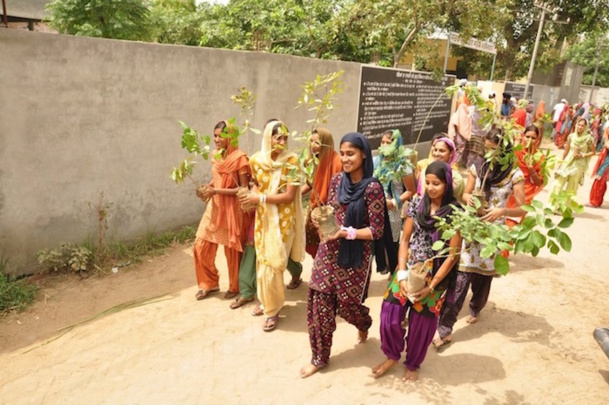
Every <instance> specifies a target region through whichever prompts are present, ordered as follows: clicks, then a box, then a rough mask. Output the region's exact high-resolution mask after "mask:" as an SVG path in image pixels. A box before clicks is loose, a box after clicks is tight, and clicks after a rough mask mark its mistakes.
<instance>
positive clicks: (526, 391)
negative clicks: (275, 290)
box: [0, 179, 609, 404]
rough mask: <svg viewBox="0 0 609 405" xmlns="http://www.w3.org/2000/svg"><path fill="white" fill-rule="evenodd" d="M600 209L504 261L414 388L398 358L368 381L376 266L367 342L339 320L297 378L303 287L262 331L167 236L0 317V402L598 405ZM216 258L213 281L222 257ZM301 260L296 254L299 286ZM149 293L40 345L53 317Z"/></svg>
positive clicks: (602, 280) (61, 323) (607, 212)
mask: <svg viewBox="0 0 609 405" xmlns="http://www.w3.org/2000/svg"><path fill="white" fill-rule="evenodd" d="M590 184H591V182H590V179H586V184H585V186H583V187H582V188H581V189H580V198H581V200H582V201H586V202H587V193H588V192H589V190H590ZM547 195H548V190H545V191H544V192H543V194H542V196H541V199H546V198H547ZM608 208H609V202H608V203H606V204H605V207H604V208H602V209H592V208H589V207H586V210H585V212H584V213H583V214H582V215H579V216H578V217H577V220H576V221H575V224H574V225H573V227H572V228H571V229H570V230H569V234H570V235H571V237H572V239H573V251H572V253H570V254H566V253H561V254H560V255H558V256H553V255H551V254H550V253H549V252H547V251H543V252H542V253H541V254H540V256H539V257H537V258H531V257H527V256H518V257H512V258H511V259H510V261H511V264H512V271H511V273H510V274H509V275H508V276H507V277H504V278H501V279H496V280H495V281H494V282H493V289H492V292H491V297H490V300H489V304H488V305H487V307H486V308H485V309H484V310H483V312H482V315H481V319H480V322H479V323H477V324H475V325H467V324H466V323H465V322H464V319H463V317H464V316H465V311H466V308H464V311H463V312H462V314H461V317H460V319H459V320H458V321H457V324H456V329H455V333H454V335H453V336H454V342H453V343H452V344H451V345H450V346H449V347H447V348H446V350H444V351H443V352H441V353H438V352H436V351H435V350H434V349H430V350H429V353H428V355H427V358H426V360H425V362H424V363H423V366H422V369H421V372H420V376H421V381H420V382H419V383H416V384H413V383H408V384H405V383H402V382H401V380H400V377H401V376H402V373H403V367H402V366H401V365H399V366H396V367H394V369H392V370H391V371H389V372H388V374H387V375H386V376H384V377H383V378H381V379H379V380H375V379H374V378H372V377H371V375H370V367H372V366H374V365H376V364H377V363H378V362H380V361H381V360H382V359H383V355H382V353H381V351H380V341H379V331H378V326H379V324H378V319H379V313H380V305H381V295H382V293H383V291H384V288H385V284H386V281H385V279H384V277H383V276H380V275H377V274H375V275H374V277H373V282H372V285H371V291H370V298H369V300H368V301H367V304H368V305H369V306H370V307H371V314H373V319H374V322H375V323H374V324H373V327H372V329H371V331H370V338H369V340H368V342H367V343H366V344H364V345H356V344H355V343H356V331H355V330H354V329H353V328H352V327H351V326H349V325H347V324H346V323H345V322H343V321H339V324H338V329H337V331H336V334H335V338H334V346H333V349H332V358H331V365H330V367H328V368H327V369H325V370H323V371H322V372H320V373H318V374H317V375H315V376H313V377H311V378H309V379H307V380H301V379H300V378H299V377H298V371H299V369H300V367H301V366H303V365H304V364H306V363H307V362H308V361H309V358H310V349H309V343H308V335H307V330H306V318H305V312H306V287H307V286H306V284H303V285H302V286H301V287H300V288H299V289H297V290H295V291H288V292H287V302H286V307H285V309H284V310H283V311H282V313H281V320H280V323H279V327H278V329H277V330H276V331H274V332H272V333H265V332H263V331H262V329H261V323H262V320H261V319H259V318H254V317H252V316H251V315H250V311H251V309H252V305H249V306H245V307H243V308H240V309H237V310H234V311H233V310H231V309H229V307H228V305H229V301H226V300H224V299H222V298H221V296H222V295H216V296H213V297H212V298H209V299H207V300H205V301H203V302H197V301H195V300H194V293H195V292H196V288H195V286H194V274H193V269H192V257H191V255H190V251H189V247H188V246H178V247H176V248H173V249H170V250H169V251H168V252H167V254H166V255H164V256H160V257H155V258H151V259H149V260H147V261H145V262H144V263H143V264H141V265H139V266H137V267H136V268H132V269H129V268H127V269H121V271H120V272H119V274H114V275H110V276H108V277H105V278H102V279H85V280H78V281H77V280H70V281H64V282H57V283H56V285H54V286H51V287H48V288H45V289H44V290H43V291H41V294H40V297H41V299H40V300H39V301H38V302H37V303H36V304H35V305H34V306H33V307H32V308H31V309H29V310H27V311H26V312H23V313H21V314H15V315H11V316H8V317H6V318H5V319H3V320H2V321H1V323H0V363H1V364H2V386H1V387H0V403H3V404H25V403H36V404H39V403H44V404H57V403H74V404H85V403H86V404H98V403H99V404H123V403H129V404H139V403H147V404H199V403H201V404H203V403H206V404H207V403H213V404H215V403H220V402H225V403H244V402H248V403H252V404H258V403H262V404H267V403H272V404H274V403H277V404H279V403H286V402H287V403H296V404H318V403H320V404H321V403H324V404H327V403H337V404H346V403H350V404H357V403H365V404H375V403H379V404H380V403H383V404H386V403H392V402H393V403H397V401H400V402H402V403H404V402H410V401H414V403H437V404H441V403H447V402H454V403H483V404H495V403H501V404H520V403H530V404H546V403H599V404H600V403H609V389H608V388H609V387H608V384H609V359H607V358H606V357H605V355H604V354H603V352H602V351H601V350H600V348H599V347H598V345H597V344H596V342H595V341H594V339H593V338H592V331H593V330H594V328H596V327H598V326H609V314H608V313H607V311H606V309H605V306H604V304H603V302H604V300H603V299H602V297H604V296H605V294H606V287H607V277H606V273H607V268H608V265H607V262H608V261H609V254H607V252H608V251H609V237H608V236H609V226H608V224H609V223H608V221H609V209H608ZM220 256H221V255H220ZM218 265H219V266H220V267H221V268H223V270H222V278H221V287H222V290H223V291H225V290H226V287H227V279H226V271H225V261H224V258H223V257H219V259H218ZM310 268H311V260H310V259H307V261H306V262H305V269H306V270H305V274H304V278H305V280H307V279H308V278H309V275H310ZM287 278H288V276H287V275H286V282H287V281H288V280H287ZM161 294H167V295H165V296H164V297H163V299H162V300H160V301H157V302H154V303H150V304H147V305H143V306H139V307H137V308H133V309H128V310H124V311H121V312H118V313H115V314H112V315H109V316H106V317H103V318H99V319H96V320H94V321H92V322H89V323H86V324H84V325H81V326H78V327H75V328H74V329H72V330H70V331H68V332H67V333H65V334H64V335H63V336H60V337H59V338H58V339H56V340H53V341H50V342H49V343H48V344H44V345H42V344H43V343H45V342H48V340H49V339H51V338H54V337H57V336H58V333H57V332H56V331H57V330H58V329H60V328H62V327H65V326H68V325H72V324H74V323H77V322H79V321H82V320H85V319H88V318H90V317H92V316H94V315H96V314H99V313H100V312H102V311H104V310H106V309H108V308H111V307H113V306H115V305H117V304H121V303H125V302H129V301H132V300H135V299H139V298H143V297H154V296H159V295H161ZM410 403H413V402H410Z"/></svg>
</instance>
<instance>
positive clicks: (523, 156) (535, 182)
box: [505, 125, 545, 228]
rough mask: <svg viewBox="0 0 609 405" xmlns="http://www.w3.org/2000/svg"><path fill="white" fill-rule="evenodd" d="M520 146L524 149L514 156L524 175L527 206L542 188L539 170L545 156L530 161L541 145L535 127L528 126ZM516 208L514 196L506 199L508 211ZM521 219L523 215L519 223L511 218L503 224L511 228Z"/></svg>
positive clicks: (538, 133) (541, 177)
mask: <svg viewBox="0 0 609 405" xmlns="http://www.w3.org/2000/svg"><path fill="white" fill-rule="evenodd" d="M521 144H522V145H523V146H524V148H523V149H521V150H519V151H517V152H516V153H515V155H516V158H517V159H518V166H519V167H520V170H521V171H522V174H524V203H525V204H527V205H528V204H530V203H531V201H533V198H535V196H536V195H537V194H539V192H540V191H541V189H542V188H543V186H544V180H543V175H542V173H541V169H542V166H543V162H544V160H545V156H543V155H542V156H541V158H540V159H539V161H538V162H534V161H532V155H534V154H535V153H536V152H537V148H538V147H539V145H540V144H541V131H540V130H539V128H538V127H537V126H535V125H530V126H528V127H527V128H526V129H525V131H524V133H523V134H522V139H521ZM516 207H517V204H516V200H515V198H514V194H512V195H511V196H510V198H509V199H508V202H507V204H506V208H508V209H510V208H516ZM523 219H524V215H523V216H522V217H520V220H519V221H517V220H516V219H512V218H506V220H505V224H506V225H507V226H509V227H510V228H511V227H513V226H514V225H516V224H518V223H520V222H522V220H523Z"/></svg>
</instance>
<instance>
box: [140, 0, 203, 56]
mask: <svg viewBox="0 0 609 405" xmlns="http://www.w3.org/2000/svg"><path fill="white" fill-rule="evenodd" d="M201 10H205V6H204V5H203V6H202V9H201ZM204 18H205V14H204V13H203V12H201V11H199V10H197V5H196V4H195V0H153V3H152V8H151V10H150V26H151V36H152V40H153V41H155V42H160V43H165V44H179V45H194V46H197V45H199V43H200V41H201V37H202V36H203V29H202V25H203V22H204Z"/></svg>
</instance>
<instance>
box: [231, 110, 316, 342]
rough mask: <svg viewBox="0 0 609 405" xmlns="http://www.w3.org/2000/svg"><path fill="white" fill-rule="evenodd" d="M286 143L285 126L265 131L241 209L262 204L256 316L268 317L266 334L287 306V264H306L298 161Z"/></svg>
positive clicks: (259, 209) (257, 241)
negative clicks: (290, 262) (285, 288)
mask: <svg viewBox="0 0 609 405" xmlns="http://www.w3.org/2000/svg"><path fill="white" fill-rule="evenodd" d="M287 141H288V131H287V128H286V127H285V125H284V124H283V123H282V122H280V121H271V122H269V123H268V124H267V125H266V127H265V129H264V135H263V139H262V148H261V150H260V152H257V153H255V154H254V155H253V156H252V157H251V159H250V167H251V169H252V175H253V178H254V180H255V182H256V186H255V187H254V190H253V192H252V193H251V194H248V195H246V196H244V197H243V198H242V199H241V203H242V204H258V205H257V208H256V225H255V231H254V235H255V236H254V244H255V247H256V258H257V259H256V261H257V263H256V264H257V271H256V280H257V290H258V299H259V300H260V303H261V305H260V306H259V307H257V308H255V309H254V311H253V312H252V315H263V314H264V315H265V317H266V320H265V322H264V325H263V330H264V331H267V332H268V331H272V330H274V329H275V328H276V327H277V322H278V321H279V311H280V310H281V308H282V307H283V304H284V302H285V291H284V284H283V272H284V270H285V269H286V267H287V266H288V259H289V258H290V259H292V260H293V261H294V262H301V261H302V260H303V258H304V241H305V238H304V217H303V213H302V206H301V193H300V176H299V175H298V174H294V173H295V170H294V169H295V168H296V166H297V164H298V158H297V156H296V155H295V154H293V153H289V152H288V151H287ZM292 277H294V275H292Z"/></svg>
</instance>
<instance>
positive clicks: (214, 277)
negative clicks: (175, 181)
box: [194, 121, 251, 300]
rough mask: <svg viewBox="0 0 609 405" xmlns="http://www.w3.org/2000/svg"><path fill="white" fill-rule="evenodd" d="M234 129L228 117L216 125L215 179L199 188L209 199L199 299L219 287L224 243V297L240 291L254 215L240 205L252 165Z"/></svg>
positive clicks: (198, 257)
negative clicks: (242, 264) (220, 252)
mask: <svg viewBox="0 0 609 405" xmlns="http://www.w3.org/2000/svg"><path fill="white" fill-rule="evenodd" d="M235 130H236V129H235V128H233V127H231V126H229V125H228V124H227V122H226V121H220V122H218V123H217V124H216V126H215V127H214V142H215V144H216V151H217V152H218V153H220V157H219V158H218V159H215V160H214V161H212V176H213V180H212V183H211V184H210V185H208V186H205V187H201V188H199V189H197V195H198V196H199V198H201V199H202V200H203V201H205V202H207V203H208V204H207V208H206V209H205V214H204V215H203V218H202V219H201V222H200V223H199V229H198V230H197V236H196V240H195V246H194V259H195V273H196V276H197V284H198V286H199V291H198V292H197V294H196V295H195V297H196V299H197V300H202V299H204V298H206V297H207V296H208V295H209V294H212V293H215V292H218V291H220V287H219V284H218V282H219V279H220V277H219V275H218V270H217V269H216V266H215V260H216V252H217V250H218V245H224V254H225V255H226V262H227V265H228V278H229V288H228V291H227V293H226V294H225V296H224V298H227V299H230V298H234V297H236V296H237V295H238V294H239V262H240V261H241V252H243V242H244V241H245V238H246V233H247V228H248V227H249V223H250V221H251V216H250V215H247V214H245V213H244V212H243V210H242V209H241V207H239V203H238V200H237V191H238V190H239V187H247V184H248V182H249V178H250V168H249V163H248V159H247V155H246V154H245V153H244V152H242V151H241V150H239V149H237V147H236V146H233V145H232V144H231V139H230V134H231V131H235Z"/></svg>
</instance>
